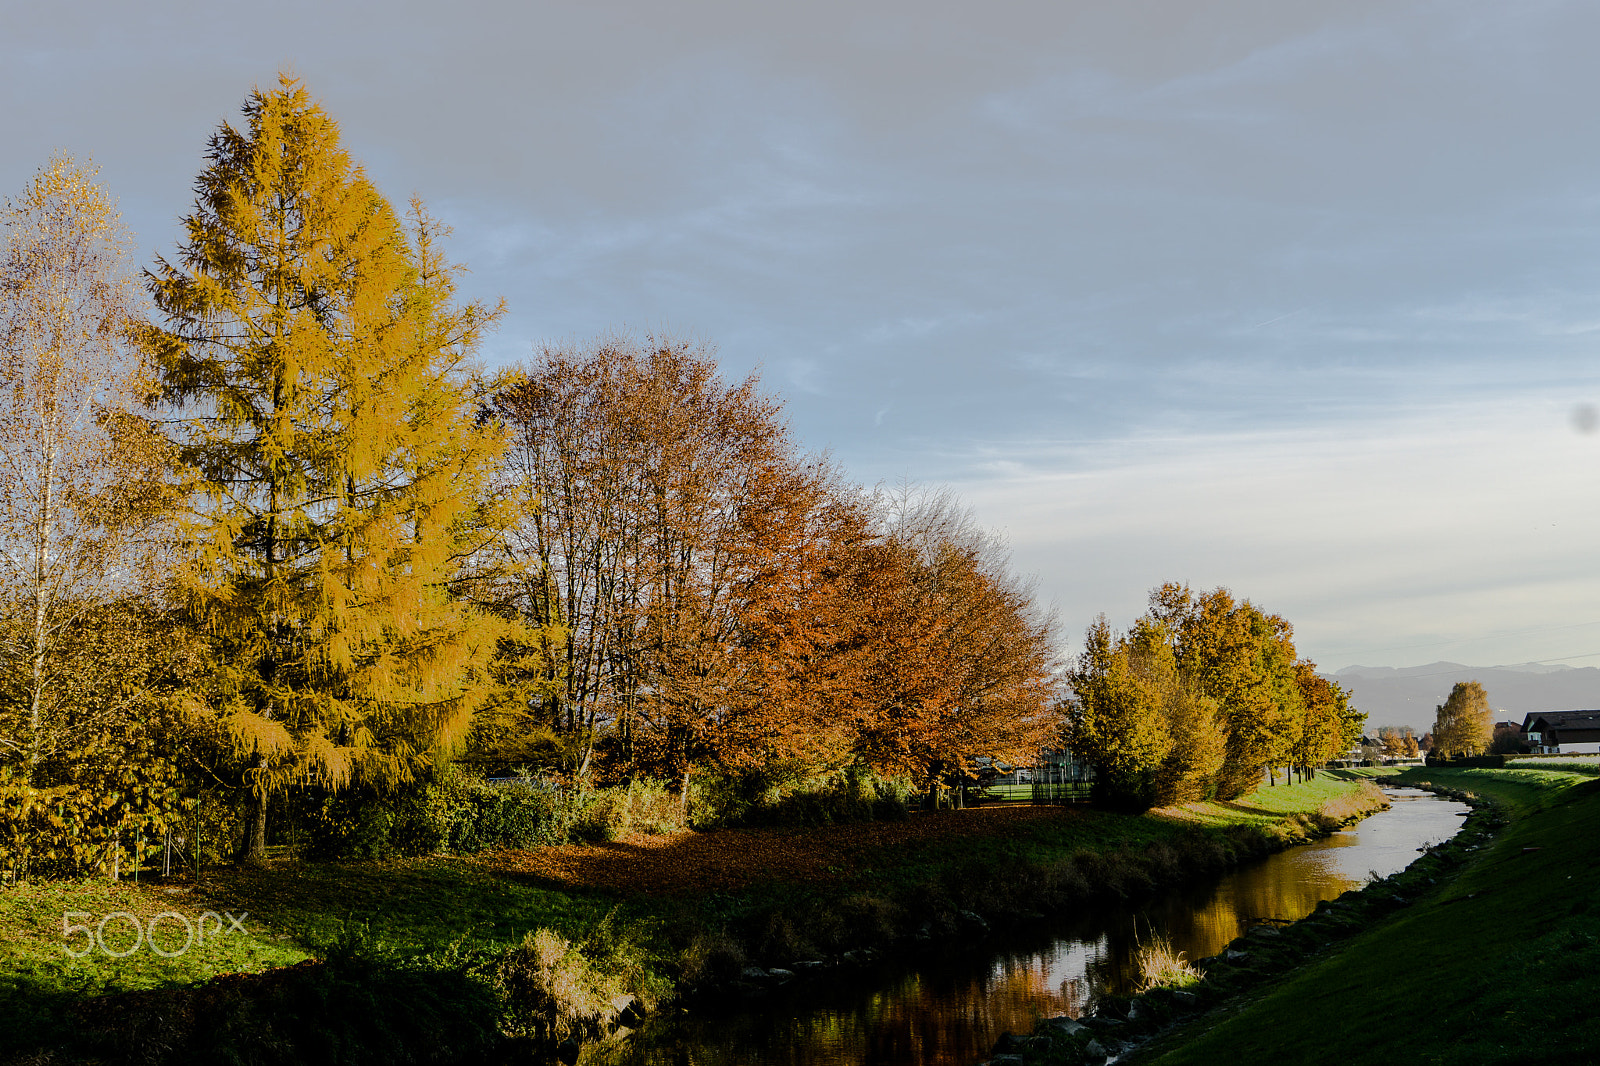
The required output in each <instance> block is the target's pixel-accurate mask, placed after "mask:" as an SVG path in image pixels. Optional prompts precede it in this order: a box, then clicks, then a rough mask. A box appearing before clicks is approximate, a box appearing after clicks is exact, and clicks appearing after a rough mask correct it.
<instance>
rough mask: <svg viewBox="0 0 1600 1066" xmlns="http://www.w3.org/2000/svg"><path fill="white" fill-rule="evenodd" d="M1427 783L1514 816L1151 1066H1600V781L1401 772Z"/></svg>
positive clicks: (1544, 774)
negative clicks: (1386, 914) (1403, 897)
mask: <svg viewBox="0 0 1600 1066" xmlns="http://www.w3.org/2000/svg"><path fill="white" fill-rule="evenodd" d="M1421 781H1428V782H1432V783H1434V784H1437V785H1440V786H1444V787H1449V788H1453V789H1457V790H1462V791H1470V792H1473V793H1476V794H1478V795H1481V796H1484V797H1488V798H1490V799H1492V800H1494V801H1495V802H1496V803H1498V804H1499V805H1500V807H1501V809H1502V810H1503V811H1504V812H1505V813H1506V814H1507V815H1508V816H1509V817H1510V819H1511V820H1510V822H1509V824H1508V825H1507V826H1506V828H1505V829H1504V830H1503V831H1502V832H1501V833H1500V834H1499V836H1498V837H1496V838H1493V840H1492V842H1486V843H1485V844H1484V846H1483V847H1482V849H1481V850H1480V851H1477V852H1474V853H1473V854H1474V858H1473V860H1472V861H1471V862H1470V863H1469V864H1468V865H1467V866H1466V867H1465V868H1464V869H1463V870H1462V871H1461V873H1460V874H1459V875H1458V876H1456V877H1455V878H1454V879H1453V880H1450V881H1449V882H1448V883H1447V884H1445V885H1444V886H1443V887H1442V888H1441V889H1440V890H1438V891H1436V892H1435V893H1434V894H1433V895H1431V896H1427V897H1424V898H1423V899H1421V900H1419V901H1417V902H1416V903H1414V904H1412V905H1411V906H1410V907H1407V908H1405V909H1404V910H1402V911H1400V912H1398V913H1396V914H1395V915H1394V916H1393V917H1392V918H1390V919H1389V920H1387V921H1384V922H1382V923H1381V924H1380V925H1378V926H1377V927H1376V928H1373V929H1371V930H1368V931H1367V932H1365V933H1363V934H1361V935H1360V936H1358V937H1356V938H1355V939H1353V940H1351V941H1350V942H1348V944H1347V945H1346V946H1344V947H1343V948H1342V949H1341V950H1340V951H1339V952H1338V953H1337V954H1335V955H1333V956H1331V957H1329V958H1327V959H1326V960H1322V961H1318V962H1314V963H1312V964H1311V965H1309V966H1306V967H1305V968H1303V969H1301V970H1300V971H1298V972H1297V973H1295V974H1294V975H1293V976H1292V977H1290V978H1287V979H1285V980H1283V981H1281V982H1276V983H1275V984H1274V985H1273V988H1272V990H1271V991H1269V992H1267V993H1266V994H1264V995H1262V996H1261V997H1259V998H1258V999H1256V1000H1254V1001H1253V1002H1250V1003H1248V1004H1246V1005H1244V1006H1243V1007H1242V1008H1240V1009H1238V1010H1237V1011H1236V1012H1235V1013H1233V1014H1231V1016H1227V1017H1224V1018H1220V1019H1219V1018H1214V1017H1208V1018H1206V1019H1203V1020H1202V1021H1201V1022H1199V1023H1197V1024H1196V1025H1195V1026H1194V1027H1192V1028H1194V1029H1200V1028H1202V1027H1203V1028H1204V1029H1205V1030H1206V1031H1205V1032H1203V1033H1197V1034H1196V1035H1194V1036H1193V1038H1192V1039H1190V1037H1189V1034H1188V1033H1185V1034H1183V1037H1182V1039H1184V1040H1187V1043H1184V1044H1183V1046H1181V1047H1178V1048H1176V1049H1174V1050H1170V1051H1167V1052H1165V1053H1164V1054H1161V1055H1160V1057H1155V1058H1150V1057H1144V1056H1141V1058H1140V1059H1139V1061H1141V1062H1146V1061H1150V1062H1159V1063H1161V1064H1162V1066H1179V1064H1184V1063H1213V1062H1219V1061H1227V1062H1230V1063H1238V1064H1244V1063H1257V1062H1259V1063H1273V1064H1281V1063H1285V1062H1339V1063H1364V1062H1372V1063H1393V1062H1397V1061H1398V1062H1408V1063H1450V1064H1452V1066H1455V1064H1478V1063H1521V1062H1536V1061H1551V1060H1550V1056H1551V1055H1552V1054H1554V1053H1556V1052H1557V1051H1559V1055H1560V1056H1561V1058H1562V1061H1567V1062H1596V1061H1600V1026H1596V1025H1595V1024H1594V1020H1593V1012H1592V1007H1593V1002H1594V987H1595V986H1594V980H1595V978H1594V975H1595V974H1596V973H1597V972H1600V782H1597V781H1595V780H1594V779H1593V778H1592V777H1591V776H1589V775H1586V774H1578V773H1570V772H1564V771H1562V770H1559V769H1556V768H1552V769H1549V770H1533V769H1520V768H1519V769H1510V768H1508V769H1504V770H1446V769H1434V768H1419V769H1413V770H1409V771H1407V772H1405V773H1403V774H1401V775H1400V776H1399V778H1398V783H1402V784H1404V783H1411V782H1421ZM1167 1043H1170V1041H1169V1042H1167ZM1164 1046H1166V1044H1164Z"/></svg>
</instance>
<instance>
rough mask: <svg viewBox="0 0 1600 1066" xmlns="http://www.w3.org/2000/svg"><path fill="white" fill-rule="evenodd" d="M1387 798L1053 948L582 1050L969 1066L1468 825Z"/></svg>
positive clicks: (844, 986)
mask: <svg viewBox="0 0 1600 1066" xmlns="http://www.w3.org/2000/svg"><path fill="white" fill-rule="evenodd" d="M1389 796H1390V799H1391V800H1392V801H1393V806H1392V807H1391V808H1390V809H1389V810H1387V811H1383V812H1380V813H1379V814H1376V815H1373V816H1372V817H1371V818H1368V819H1367V820H1366V821H1364V822H1362V823H1361V824H1360V825H1358V826H1356V827H1355V828H1353V829H1351V830H1348V831H1346V832H1343V833H1337V834H1335V835H1334V836H1331V837H1329V838H1327V839H1325V840H1322V841H1319V842H1317V843H1315V844H1311V845H1308V846H1305V847H1301V848H1294V849H1292V850H1290V851H1286V852H1283V853H1281V854H1278V855H1274V856H1272V857H1270V858H1268V859H1266V860H1263V861H1262V862H1260V863H1257V864H1255V865H1253V866H1251V867H1249V868H1247V869H1243V870H1238V871H1235V872H1234V873H1232V874H1229V875H1227V876H1226V877H1223V878H1221V879H1220V880H1218V881H1217V882H1215V883H1213V884H1210V885H1201V886H1194V887H1191V888H1189V889H1187V890H1185V891H1181V892H1174V893H1170V894H1168V895H1166V896H1163V897H1161V898H1158V899H1156V900H1153V901H1150V902H1149V903H1147V904H1146V905H1144V906H1142V907H1140V908H1138V909H1133V908H1123V909H1111V910H1098V911H1096V912H1095V913H1093V914H1083V915H1077V916H1064V917H1063V920H1062V921H1061V923H1060V924H1058V925H1057V926H1056V928H1055V929H1054V930H1052V931H1051V933H1050V934H1048V935H1040V934H1037V933H1035V934H1032V935H1030V936H1029V937H1027V938H1024V939H1019V940H1017V941H1015V942H1012V943H1004V942H1002V943H1000V944H998V945H996V944H995V943H989V944H985V945H983V946H982V948H981V949H976V950H975V949H972V948H965V949H956V950H954V951H952V952H951V953H950V954H949V955H947V956H946V957H943V958H939V959H928V958H923V959H919V960H915V961H914V962H912V963H901V964H894V963H889V964H885V965H884V966H882V967H879V968H876V969H874V970H871V971H867V972H850V973H839V974H837V975H830V977H829V979H828V980H826V981H822V982H816V983H813V984H810V985H807V986H805V987H803V988H800V989H797V990H795V991H793V992H791V993H789V994H787V995H778V996H774V997H772V998H769V999H767V1000H766V1001H764V1002H762V1003H760V1004H758V1005H755V1006H753V1007H752V1008H750V1009H731V1010H729V1011H728V1012H726V1013H718V1012H701V1013H699V1014H697V1015H696V1016H694V1017H685V1016H679V1017H664V1018H659V1019H656V1020H654V1021H652V1022H651V1024H650V1025H648V1026H647V1027H646V1029H645V1030H644V1032H642V1033H640V1034H638V1035H637V1036H636V1037H634V1038H633V1039H632V1040H630V1041H628V1042H627V1043H625V1044H622V1045H617V1046H612V1047H596V1048H591V1049H588V1050H586V1051H585V1053H584V1057H583V1059H582V1063H583V1066H669V1064H671V1066H690V1064H693V1066H724V1064H727V1066H732V1064H735V1063H738V1064H741V1066H743V1064H762V1066H844V1064H847V1063H848V1064H855V1063H874V1064H884V1066H971V1064H972V1063H974V1062H977V1061H978V1060H980V1059H982V1058H985V1057H987V1055H988V1054H989V1051H990V1049H991V1048H993V1046H994V1043H995V1041H996V1040H997V1039H999V1036H1000V1034H1001V1033H1004V1032H1008V1031H1009V1032H1023V1031H1026V1030H1028V1029H1031V1028H1032V1027H1033V1024H1034V1022H1035V1020H1036V1019H1038V1018H1040V1017H1049V1016H1051V1015H1057V1014H1067V1015H1072V1016H1074V1017H1076V1016H1077V1015H1079V1014H1082V1013H1084V1012H1086V1011H1088V1010H1091V1009H1092V1008H1093V1005H1094V999H1095V997H1096V996H1097V995H1100V994H1102V993H1104V992H1105V991H1108V990H1109V991H1113V992H1119V993H1124V992H1128V991H1131V990H1132V985H1133V981H1134V977H1135V974H1134V957H1135V956H1134V953H1135V950H1136V948H1137V942H1138V940H1139V939H1146V940H1147V939H1149V937H1150V935H1151V934H1152V933H1164V934H1166V935H1167V936H1169V937H1171V938H1172V940H1173V943H1174V944H1175V946H1177V947H1178V948H1179V949H1180V950H1182V951H1183V952H1185V953H1186V954H1187V955H1188V957H1189V958H1191V959H1197V958H1203V957H1204V956H1207V955H1214V954H1216V953H1217V952H1218V951H1220V950H1221V949H1222V947H1223V945H1225V944H1227V943H1228V942H1229V941H1231V940H1233V939H1234V938H1235V937H1237V936H1239V935H1240V934H1241V933H1242V932H1244V931H1245V930H1246V929H1248V928H1249V927H1250V926H1251V925H1253V924H1256V923H1258V922H1261V921H1266V920H1290V921H1292V920H1295V919H1298V918H1303V917H1305V916H1306V915H1307V914H1310V913H1311V912H1312V911H1313V910H1315V909H1316V906H1317V903H1318V902H1320V901H1321V900H1324V899H1331V898H1333V897H1334V896H1337V895H1339V894H1340V893H1341V892H1344V891H1345V890H1347V889H1349V888H1354V887H1358V886H1359V885H1361V884H1362V883H1364V882H1365V881H1366V880H1367V878H1368V877H1369V876H1370V875H1371V874H1373V873H1376V874H1378V875H1380V876H1382V875H1387V874H1390V873H1393V872H1395V871H1396V870H1400V869H1403V868H1404V867H1405V866H1406V865H1407V864H1408V863H1410V862H1411V860H1412V859H1414V858H1416V855H1417V850H1416V849H1417V848H1419V847H1421V846H1422V845H1424V844H1429V843H1436V842H1438V841H1441V840H1444V839H1447V838H1448V837H1450V836H1451V835H1452V834H1453V833H1455V831H1456V829H1457V828H1458V827H1459V825H1460V820H1461V818H1462V817H1463V816H1464V815H1465V814H1466V813H1467V807H1466V805H1465V804H1462V803H1457V802H1454V801H1449V800H1441V799H1438V798H1436V797H1434V796H1432V795H1431V794H1429V793H1426V792H1420V791H1417V790H1415V789H1394V790H1390V792H1389Z"/></svg>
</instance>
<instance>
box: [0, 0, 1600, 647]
mask: <svg viewBox="0 0 1600 1066" xmlns="http://www.w3.org/2000/svg"><path fill="white" fill-rule="evenodd" d="M1597 39H1600V6H1597V5H1594V4H1590V3H1582V2H1554V0H1552V2H1542V0H1521V2H1519V3H1517V4H1505V3H1498V2H1487V0H1450V2H1412V0H1382V2H1365V0H1347V2H1345V3H1341V4H1327V3H1323V2H1317V3H1309V2H1298V0H1255V2H1246V0H1238V2H1223V0H1124V2H1119V3H1115V4H1106V3H1082V2H1071V0H1049V2H1038V3H1033V2H1015V0H991V2H989V3H985V4H981V5H980V4H971V3H960V4H957V3H941V2H936V0H918V2H916V3H898V2H897V3H863V2H861V0H855V2H850V3H834V2H831V0H827V2H818V0H811V2H808V3H805V4H784V5H778V4H763V3H751V2H749V0H743V2H731V0H729V2H718V0H704V2H674V0H583V2H573V3H565V2H563V3H548V2H541V0H522V2H516V3H512V2H504V3H472V2H462V3H455V4H451V5H448V6H447V5H444V4H438V3H434V4H422V3H404V2H392V3H386V4H372V3H368V4H356V3H340V2H328V0H321V2H317V3H301V2H298V0H286V2H279V3H275V4H272V5H259V4H246V3H240V2H235V0H205V2H204V3H187V4H186V3H162V2H151V3H145V4H138V5H134V4H126V3H95V2H85V3H77V4H72V5H65V4H61V5H43V4H33V3H28V4H24V3H21V2H19V0H0V86H3V89H0V92H3V99H4V101H5V103H6V105H7V106H5V107H4V108H3V109H0V143H4V144H5V145H6V150H5V152H4V153H3V154H0V192H4V193H7V194H10V193H15V192H17V191H20V189H21V188H22V186H23V184H24V183H25V182H26V181H27V180H28V179H29V177H30V176H31V175H32V173H33V172H34V170H35V169H36V168H37V167H38V166H40V165H41V164H43V163H44V161H45V160H46V158H47V157H48V156H49V154H50V153H51V152H52V151H54V150H57V149H63V150H66V151H68V152H70V153H72V154H74V155H77V156H80V157H91V158H92V159H93V161H94V162H95V163H96V164H98V165H99V167H100V168H101V179H102V180H103V182H104V183H105V184H106V186H107V187H108V188H109V190H110V191H111V192H112V193H113V194H114V195H115V196H117V197H118V199H119V201H120V204H121V208H122V212H123V217H124V220H125V222H126V223H127V224H128V225H129V226H130V227H131V228H132V229H133V230H134V232H135V233H136V247H137V250H138V254H139V256H140V259H141V262H148V261H149V260H150V259H151V258H153V257H154V256H155V255H157V254H170V252H171V251H172V250H173V248H174V247H175V244H176V241H177V238H178V233H179V230H178V219H179V218H180V217H181V216H182V215H183V214H184V213H185V212H186V211H187V210H188V209H189V208H190V206H191V204H192V199H193V192H192V186H193V181H194V177H195V175H196V174H197V173H198V172H199V170H200V168H201V166H202V163H203V161H202V152H203V150H204V147H205V141H206V138H207V136H208V135H209V134H210V132H211V131H212V130H214V129H215V128H216V127H217V125H218V124H219V123H222V122H227V121H237V117H238V110H239V107H240V105H241V104H242V103H243V101H244V99H245V96H246V95H247V94H248V93H249V91H250V90H251V89H252V88H253V87H255V86H262V87H270V86H272V85H273V84H274V83H275V82H276V79H277V76H278V72H279V71H284V70H289V71H293V72H294V73H295V74H297V75H298V76H300V77H302V78H304V79H305V82H306V84H307V86H308V88H309V89H310V90H311V92H312V93H313V95H314V96H315V97H316V98H317V99H318V100H319V101H320V102H321V103H322V104H323V106H324V107H326V108H327V109H328V111H329V112H330V113H331V114H332V115H333V116H334V117H335V118H336V119H337V120H338V121H339V122H340V124H341V127H342V130H343V133H344V137H345V143H346V146H347V147H348V148H349V150H350V151H351V153H352V154H353V155H354V156H355V157H356V158H357V159H358V160H360V161H362V162H363V163H364V164H365V166H366V167H367V169H368V172H369V173H370V174H371V176H372V177H373V178H374V179H375V180H376V182H377V184H378V185H379V187H380V188H381V189H382V190H383V191H384V192H385V193H386V194H387V195H388V196H389V197H390V198H391V199H393V200H395V201H396V202H403V201H404V200H406V199H407V198H409V197H410V196H411V195H413V194H416V195H419V196H421V197H422V198H423V199H424V200H425V201H426V202H427V203H428V205H429V207H430V209H431V210H432V211H433V212H434V213H435V214H437V215H438V216H439V217H440V218H441V219H442V220H444V221H445V222H447V223H449V224H450V225H452V226H453V227H454V230H455V235H454V239H453V242H452V244H451V249H450V250H451V253H452V255H453V256H454V257H455V258H456V259H458V260H460V261H462V262H463V263H465V264H466V265H467V266H469V267H470V268H471V270H472V274H471V275H470V276H469V277H468V279H467V281H466V284H465V285H464V289H465V292H466V294H467V295H468V296H472V297H483V298H486V299H491V300H492V299H495V298H498V297H501V296H503V297H504V298H505V300H506V301H507V304H508V306H509V308H510V313H509V315H508V316H507V318H506V320H505V321H504V324H503V325H502V327H501V328H500V330H499V331H498V333H497V334H496V335H495V336H494V337H492V338H491V340H490V341H489V342H488V343H487V344H486V346H485V348H484V351H483V357H484V359H485V361H486V362H488V363H489V364H491V365H497V366H498V365H511V364H515V363H518V362H522V361H526V360H528V359H530V358H531V357H532V355H533V353H534V351H535V350H536V348H537V347H538V346H540V345H543V344H582V343H585V342H586V341H588V340H591V339H593V338H595V337H597V336H600V335H602V334H605V333H607V332H611V331H616V330H629V331H633V332H636V333H653V334H656V335H667V336H673V337H677V338H683V339H689V340H694V341H697V342H700V343H704V344H706V345H708V346H711V347H714V348H715V350H716V352H717V357H718V359H719V360H720V362H721V365H722V367H723V368H724V372H725V374H726V376H727V377H729V378H730V379H733V380H737V379H740V378H742V377H743V376H744V375H745V374H747V373H749V372H751V371H752V370H758V371H759V372H760V374H761V377H762V380H763V382H764V385H765V387H766V388H767V389H768V390H769V391H771V392H772V393H775V394H778V395H780V396H782V397H783V398H784V399H785V401H786V408H785V410H786V413H787V416H788V418H789V419H790V423H791V426H792V429H793V431H794V434H795V436H796V438H797V439H798V440H799V441H800V442H801V443H802V444H803V446H804V447H806V448H807V449H810V450H815V451H826V452H828V453H830V454H831V455H832V456H833V457H834V459H835V460H836V461H837V462H838V463H839V464H841V465H842V466H843V468H844V469H845V471H846V472H847V473H848V474H849V476H850V477H851V478H853V479H854V480H856V481H858V482H861V483H864V484H868V485H872V484H876V483H879V482H885V483H895V482H898V481H900V480H901V479H906V478H909V479H913V480H916V481H921V482H927V483H930V484H936V485H950V486H953V487H954V488H955V489H956V490H957V491H958V492H959V493H960V494H961V496H962V497H963V498H964V499H965V500H966V501H967V502H968V503H969V504H970V505H971V506H972V507H973V509H974V511H975V512H976V515H977V517H978V519H979V521H980V522H982V523H984V524H985V525H987V526H990V527H993V528H994V529H996V530H998V531H999V532H1000V533H1002V534H1003V535H1004V536H1005V537H1007V538H1008V539H1009V541H1010V544H1011V547H1012V552H1013V559H1014V563H1015V566H1016V567H1017V568H1018V569H1019V570H1020V571H1022V572H1025V573H1028V574H1032V575H1035V576H1036V578H1037V587H1038V590H1039V594H1040V595H1041V596H1042V597H1043V598H1044V599H1045V600H1046V601H1048V602H1049V603H1051V604H1053V605H1054V607H1055V609H1056V611H1057V616H1058V619H1059V622H1060V626H1061V630H1062V638H1063V642H1064V646H1066V647H1068V648H1069V649H1070V648H1071V647H1072V646H1075V645H1076V644H1077V643H1078V641H1079V639H1080V637H1081V634H1082V632H1083V630H1084V628H1085V626H1087V625H1088V624H1089V622H1090V621H1091V620H1092V619H1093V618H1094V617H1095V616H1096V615H1097V614H1099V613H1102V612H1104V613H1105V614H1106V615H1107V616H1108V618H1109V619H1110V620H1111V622H1112V623H1113V625H1117V626H1122V625H1126V624H1128V623H1129V622H1130V621H1131V620H1132V619H1133V618H1134V617H1135V616H1137V615H1138V614H1139V613H1140V612H1141V611H1142V609H1143V607H1144V604H1145V599H1146V595H1147V593H1148V591H1149V590H1150V589H1151V588H1152V587H1154V586H1156V585H1159V584H1160V583H1162V582H1163V581H1182V582H1188V583H1189V584H1191V585H1193V586H1194V587H1196V588H1212V587H1215V586H1218V585H1224V586H1227V587H1228V588H1230V589H1232V590H1233V591H1234V593H1235V594H1236V595H1238V596H1240V597H1246V598H1249V599H1250V600H1252V601H1253V602H1255V603H1256V604H1258V605H1259V606H1261V607H1263V608H1264V609H1266V610H1268V611H1271V612H1274V613H1278V614H1281V615H1283V616H1284V617H1285V618H1287V619H1288V620H1289V621H1290V622H1292V623H1293V624H1294V626H1295V633H1296V639H1297V644H1298V646H1299V648H1300V651H1301V653H1302V654H1303V655H1306V656H1308V657H1309V658H1311V659H1313V660H1315V661H1316V662H1317V663H1318V664H1319V665H1321V666H1322V667H1323V668H1325V669H1328V670H1335V669H1339V668H1341V667H1345V666H1349V665H1353V664H1364V665H1388V666H1407V665H1414V664H1421V663H1427V662H1432V661H1435V660H1440V659H1449V660H1452V661H1455V662H1466V663H1472V664H1479V665H1496V664H1507V663H1520V662H1525V661H1554V662H1561V663H1569V664H1570V665H1574V666H1586V665H1596V664H1600V567H1597V565H1596V562H1597V555H1600V538H1597V536H1596V532H1597V531H1600V493H1597V492H1596V487H1597V486H1596V471H1597V464H1600V433H1596V432H1595V422H1596V416H1595V407H1594V406H1593V405H1596V404H1600V358H1597V356H1600V239H1597V238H1600V137H1596V136H1595V135H1594V133H1595V130H1594V127H1595V125H1596V119H1595V118H1594V117H1593V111H1594V101H1595V100H1596V99H1600V64H1597V63H1595V62H1594V61H1593V54H1592V48H1593V42H1594V41H1595V40H1597Z"/></svg>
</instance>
